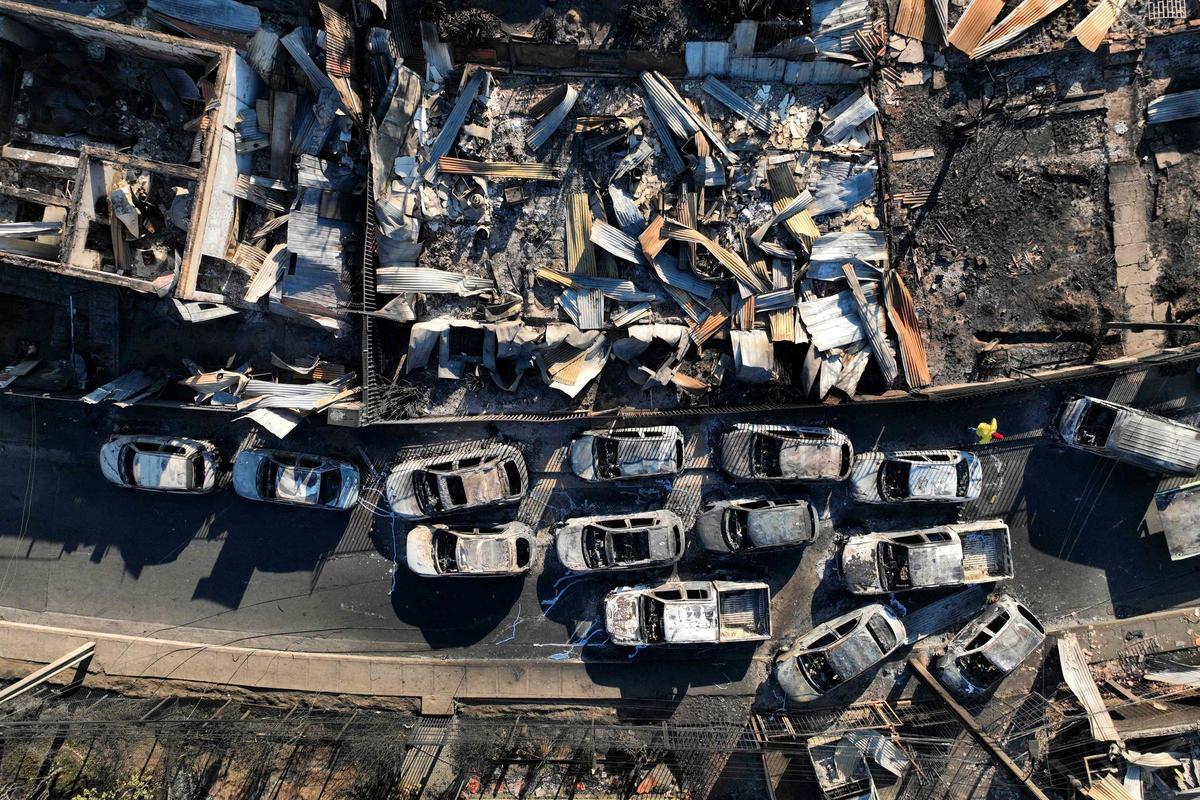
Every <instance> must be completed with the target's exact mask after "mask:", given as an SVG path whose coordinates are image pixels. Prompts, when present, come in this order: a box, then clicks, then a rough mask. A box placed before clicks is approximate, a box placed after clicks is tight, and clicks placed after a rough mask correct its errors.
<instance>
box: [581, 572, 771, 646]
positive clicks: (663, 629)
mask: <svg viewBox="0 0 1200 800" xmlns="http://www.w3.org/2000/svg"><path fill="white" fill-rule="evenodd" d="M604 627H605V630H607V631H608V635H609V637H610V638H611V639H612V641H613V643H614V644H620V645H629V646H635V647H642V646H649V645H665V644H725V643H727V642H757V641H762V640H764V639H770V638H771V590H770V588H769V587H768V586H767V584H765V583H735V582H733V581H672V582H670V583H664V584H661V585H658V586H631V587H623V588H620V589H614V590H612V591H611V592H609V593H608V597H606V598H604Z"/></svg>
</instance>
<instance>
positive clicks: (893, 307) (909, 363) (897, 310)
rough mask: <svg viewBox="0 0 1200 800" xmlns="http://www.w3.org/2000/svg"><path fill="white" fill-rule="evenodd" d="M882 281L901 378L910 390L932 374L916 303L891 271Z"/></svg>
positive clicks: (921, 384) (896, 275)
mask: <svg viewBox="0 0 1200 800" xmlns="http://www.w3.org/2000/svg"><path fill="white" fill-rule="evenodd" d="M885 281H886V282H885V284H884V285H885V287H886V289H887V291H886V292H885V293H884V294H885V297H886V302H887V312H888V319H890V320H891V322H892V330H894V331H895V332H896V339H897V341H899V342H900V364H901V366H903V367H904V379H905V381H906V382H907V383H908V385H909V387H910V388H912V389H920V388H923V387H925V386H928V385H929V384H931V383H933V377H932V376H931V375H930V374H929V360H928V358H927V357H926V355H925V341H924V339H923V338H922V336H921V325H920V322H919V320H918V319H917V307H916V303H914V302H913V298H912V295H911V294H909V292H908V287H907V286H905V285H904V281H903V280H901V279H900V276H899V275H898V274H897V273H896V271H895V270H891V271H889V272H888V274H887V277H886V279H885Z"/></svg>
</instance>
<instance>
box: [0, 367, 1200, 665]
mask: <svg viewBox="0 0 1200 800" xmlns="http://www.w3.org/2000/svg"><path fill="white" fill-rule="evenodd" d="M1172 372H1173V373H1174V374H1172V375H1166V374H1160V373H1150V374H1148V375H1146V374H1138V375H1134V376H1129V377H1124V378H1117V379H1115V380H1113V379H1103V380H1096V381H1092V382H1090V383H1086V384H1081V385H1073V386H1069V387H1068V386H1064V385H1055V386H1046V387H1039V388H1037V389H1033V390H1023V391H1020V392H1010V393H1006V394H1000V395H996V396H994V397H992V398H988V399H984V400H980V399H975V400H969V401H968V400H955V401H943V402H938V403H937V404H922V403H916V402H898V403H891V404H881V405H859V406H841V407H826V408H820V409H814V410H813V411H812V412H811V413H805V414H803V415H797V414H794V413H792V414H780V415H776V416H775V417H771V416H770V415H764V414H758V415H755V417H754V420H755V421H779V422H793V423H805V424H832V425H835V426H837V427H839V428H841V429H843V430H845V431H846V432H847V433H848V434H849V435H850V437H851V438H852V439H853V441H854V445H855V447H856V449H857V450H858V451H865V450H868V449H870V448H872V447H873V446H881V447H892V448H912V447H937V446H943V447H944V446H964V445H967V444H968V443H969V442H971V441H972V438H971V436H970V434H969V432H968V430H967V429H968V427H971V426H973V425H974V424H975V423H976V422H978V421H979V420H980V419H984V418H991V417H992V416H995V417H997V418H998V419H999V421H1000V425H1001V430H1002V431H1003V432H1004V433H1005V434H1006V435H1007V438H1006V439H1005V440H1004V442H1002V443H996V444H992V445H988V446H986V447H983V448H980V449H981V451H982V454H983V456H984V463H985V466H986V481H987V485H986V487H985V490H984V493H983V496H982V498H981V499H980V500H979V501H977V502H975V503H973V504H971V505H970V506H969V507H967V508H966V509H964V510H963V515H964V516H965V517H967V518H987V517H1001V518H1004V519H1006V520H1007V521H1008V522H1009V524H1010V525H1011V526H1012V533H1013V547H1014V556H1015V563H1016V578H1015V579H1014V580H1013V581H1011V582H1010V584H1009V589H1010V591H1012V592H1013V593H1014V594H1015V595H1016V596H1018V597H1019V598H1021V599H1023V600H1024V601H1026V602H1027V603H1028V604H1029V605H1030V606H1031V607H1032V608H1033V610H1034V611H1035V612H1036V613H1037V614H1039V615H1041V616H1042V617H1043V618H1044V619H1045V620H1046V621H1047V622H1050V623H1054V622H1064V623H1065V622H1071V621H1074V620H1088V619H1097V620H1098V619H1105V618H1109V617H1111V616H1113V615H1116V616H1119V617H1124V616H1130V615H1134V614H1140V613H1145V612H1150V611H1156V610H1161V609H1164V608H1170V607H1173V606H1176V605H1183V604H1188V603H1194V602H1196V601H1197V599H1198V598H1200V581H1198V580H1197V578H1196V573H1197V571H1198V569H1200V560H1198V561H1181V562H1171V561H1170V560H1169V559H1168V556H1167V551H1166V546H1165V544H1164V543H1163V541H1162V537H1161V535H1160V534H1158V533H1157V531H1156V529H1155V524H1156V523H1155V518H1154V515H1153V514H1151V515H1150V517H1149V518H1148V519H1144V518H1145V517H1146V511H1147V508H1148V506H1150V505H1151V503H1152V500H1151V496H1152V494H1153V492H1154V491H1155V489H1156V488H1157V486H1158V485H1159V481H1158V480H1157V478H1156V477H1155V476H1153V475H1150V474H1148V473H1145V472H1143V471H1140V470H1137V469H1133V468H1128V467H1124V466H1120V465H1116V464H1115V463H1113V462H1110V461H1106V460H1101V459H1098V458H1095V457H1092V456H1090V455H1087V454H1083V453H1078V452H1074V451H1067V450H1064V449H1063V448H1061V447H1058V446H1056V445H1054V444H1052V443H1051V442H1050V441H1049V440H1048V439H1046V438H1044V437H1043V435H1042V431H1043V428H1044V427H1045V426H1046V425H1047V424H1048V423H1049V422H1050V421H1051V419H1052V416H1053V412H1054V410H1055V409H1056V408H1057V407H1058V404H1059V403H1060V402H1061V400H1062V398H1063V397H1065V396H1066V394H1067V393H1068V392H1069V391H1071V390H1074V391H1084V392H1087V393H1091V394H1095V395H1097V396H1100V397H1111V398H1112V399H1115V400H1118V401H1121V402H1133V403H1135V404H1137V405H1139V406H1145V407H1150V408H1154V409H1158V410H1160V411H1164V412H1166V413H1171V414H1175V415H1180V416H1182V417H1183V418H1185V419H1192V420H1194V419H1196V418H1197V417H1198V416H1200V386H1198V384H1197V381H1196V377H1195V375H1194V374H1193V373H1192V371H1191V369H1190V368H1189V367H1188V366H1186V365H1185V366H1183V367H1180V366H1176V367H1174V368H1172ZM734 421H736V420H735V419H734V418H731V417H712V416H709V417H705V416H696V417H684V418H681V419H680V420H679V421H678V422H679V424H680V426H681V428H683V430H684V433H685V437H686V439H687V442H688V447H689V462H688V463H689V469H688V471H687V472H686V473H685V474H684V475H683V476H681V477H678V478H676V479H675V480H673V481H663V480H658V481H647V482H646V483H644V484H634V485H624V486H619V487H614V486H612V485H603V484H585V483H584V482H582V481H579V480H578V479H576V478H574V477H573V476H572V475H570V474H569V472H564V470H565V467H564V465H563V463H562V457H563V454H564V452H565V446H566V445H567V444H568V443H569V441H570V439H571V438H572V436H573V435H575V434H576V433H577V432H579V431H580V430H583V429H584V428H585V427H586V426H585V425H583V424H580V423H571V424H548V425H537V424H522V425H498V426H497V425H459V426H447V425H438V426H432V425H413V426H393V427H377V428H370V429H366V430H361V431H355V430H349V429H341V428H333V427H328V426H323V425H313V426H307V427H303V428H301V429H299V430H297V431H296V433H295V434H293V438H289V440H288V441H287V443H286V444H287V446H288V447H289V448H294V449H296V450H298V451H307V452H324V453H335V454H342V455H348V456H351V457H355V458H357V459H358V460H361V453H365V454H366V455H368V456H369V457H370V458H371V460H372V461H373V462H375V463H376V464H378V465H384V464H386V463H387V462H389V461H390V460H391V459H393V458H394V457H395V456H396V454H397V452H399V451H401V450H402V449H404V448H415V449H414V451H413V452H421V453H425V452H428V451H429V449H430V448H432V447H437V446H445V445H446V444H447V443H448V442H453V441H459V440H469V439H478V438H488V437H503V438H507V439H510V440H513V441H516V442H518V443H520V444H521V446H522V447H523V448H525V452H526V456H527V460H528V463H529V466H530V471H531V478H532V480H533V485H534V486H533V492H532V493H531V497H530V498H528V499H527V500H526V501H525V503H523V504H522V506H521V507H520V508H519V509H518V510H517V512H516V513H517V514H518V515H519V516H520V517H521V518H522V519H524V520H526V521H528V522H531V523H535V524H537V525H538V526H539V528H538V541H539V545H540V547H539V548H538V553H537V556H536V560H535V564H534V569H533V571H532V572H531V574H530V575H529V576H527V577H526V578H524V579H519V578H518V579H503V580H443V581H438V580H428V579H422V578H418V577H416V576H415V575H413V574H412V573H411V572H409V571H408V570H407V568H406V567H404V565H403V564H401V565H400V566H399V568H398V569H396V570H393V568H392V567H393V565H392V561H391V556H392V553H393V552H394V549H393V548H394V546H395V545H394V543H398V545H399V549H400V551H401V552H402V551H403V540H404V534H405V531H406V527H405V525H404V523H402V522H399V521H393V520H392V519H391V518H390V517H389V516H387V515H386V514H384V513H382V511H378V512H376V513H373V511H372V510H371V509H370V508H367V507H366V506H364V507H360V508H359V509H356V510H355V511H354V512H353V513H348V514H347V513H343V514H338V513H330V512H320V511H310V510H298V509H289V508H286V507H281V506H272V505H266V504H261V503H253V502H250V501H246V500H242V499H241V498H239V497H237V496H236V495H235V494H234V493H233V491H232V489H231V488H229V487H227V486H226V487H224V488H221V489H219V490H218V491H216V492H215V493H214V494H211V495H208V496H188V497H181V496H168V495H156V494H153V493H147V492H137V491H130V490H124V489H120V488H118V487H115V486H112V485H110V484H108V483H107V482H105V481H104V479H103V478H102V477H101V475H100V472H99V469H98V465H97V455H96V454H97V452H98V449H99V446H100V444H101V442H102V441H103V440H104V439H105V438H106V437H107V436H108V435H110V434H112V433H113V432H115V431H139V432H172V433H176V434H184V435H191V436H198V437H205V438H210V439H212V440H213V441H215V442H216V443H217V444H219V445H220V447H221V448H222V453H223V454H224V455H225V456H226V457H227V458H229V457H231V456H232V454H233V453H234V452H236V450H237V448H238V447H240V446H245V445H247V444H248V443H250V442H249V441H248V439H247V437H248V436H253V435H254V434H253V428H252V426H251V425H250V424H249V423H247V422H233V421H232V418H231V417H230V416H228V415H225V414H218V413H214V412H208V411H202V410H169V409H158V408H146V407H133V408H128V409H119V408H114V407H111V406H84V405H82V404H78V403H68V402H62V401H52V400H38V401H31V400H29V399H26V398H19V397H11V396H8V397H3V398H2V399H0V463H3V465H4V468H3V469H2V470H0V508H2V513H0V520H2V522H0V554H2V555H3V558H2V559H0V606H4V607H8V608H19V609H25V610H28V611H34V612H49V613H50V614H51V615H54V614H61V615H83V616H91V617H98V618H103V619H106V620H117V621H133V622H139V623H152V624H151V625H149V627H148V629H149V630H160V631H171V636H172V637H173V638H182V639H186V638H187V634H186V631H179V630H172V629H173V628H175V627H177V626H183V627H191V628H194V629H196V630H197V631H199V630H201V629H203V630H204V631H205V632H206V635H212V632H214V631H215V632H218V634H220V635H223V636H224V641H225V642H227V643H234V642H236V643H240V644H251V645H253V644H262V645H264V646H265V645H266V644H267V643H268V642H270V641H272V637H275V639H278V640H280V641H282V638H281V637H285V638H287V639H288V640H289V641H292V642H294V643H297V644H296V646H301V647H304V648H306V649H327V650H341V651H353V652H368V653H382V652H392V653H396V652H429V651H431V650H436V651H440V652H441V654H443V655H445V656H446V657H448V658H450V657H463V656H476V657H478V656H483V657H489V658H517V659H546V658H549V659H564V658H571V659H575V658H583V659H584V660H587V661H591V662H595V663H597V664H599V663H601V662H606V661H607V662H614V663H625V662H627V661H628V659H629V658H630V656H631V653H629V652H628V651H625V650H621V649H619V648H616V647H613V646H611V645H606V644H605V635H604V633H603V631H602V630H601V629H600V626H599V624H598V620H599V619H600V616H601V614H600V604H601V600H602V598H603V596H604V594H605V593H606V592H607V591H608V590H609V589H611V588H613V587H614V586H618V585H624V584H628V583H630V582H635V581H637V580H639V579H640V580H654V579H665V578H666V577H668V573H666V572H665V571H662V572H658V573H653V574H648V575H645V576H634V577H633V578H632V579H622V578H621V577H611V576H610V577H592V578H579V577H570V576H567V575H566V573H565V571H564V570H563V568H562V567H561V565H559V564H558V562H557V557H556V556H555V555H554V554H553V548H552V525H553V523H554V522H556V521H560V520H562V519H565V518H566V517H568V516H578V515H585V514H589V513H607V512H610V511H620V510H624V511H634V510H639V509H640V510H644V509H650V508H654V507H662V506H664V505H666V506H667V507H670V508H672V509H675V510H679V511H681V512H682V513H684V514H688V513H690V512H691V511H693V510H694V508H695V506H696V505H697V504H698V503H699V500H700V497H701V496H703V497H704V498H711V497H717V496H734V495H741V496H747V495H754V494H774V493H776V492H784V493H787V494H793V493H794V494H796V495H800V496H805V497H808V498H809V499H811V500H813V501H814V502H816V503H818V505H819V506H820V507H821V508H822V509H823V510H825V512H826V514H827V515H828V516H829V517H830V523H831V527H832V528H833V529H835V530H837V531H841V532H845V533H853V532H857V531H862V530H865V529H867V528H868V527H870V528H876V529H880V528H885V527H886V528H890V529H903V528H909V527H919V526H921V525H925V524H933V523H936V522H940V521H947V520H949V519H952V518H953V516H954V514H955V511H954V510H953V509H948V508H921V509H917V510H915V511H910V510H908V509H899V510H897V509H895V508H884V509H882V510H869V509H865V508H863V507H854V506H852V505H851V504H850V503H849V501H848V497H847V494H846V491H845V489H844V487H841V486H835V487H832V488H830V487H817V488H812V489H803V488H802V489H798V490H793V489H783V490H777V489H774V488H771V487H745V488H743V487H734V486H733V485H731V484H730V483H729V482H728V481H727V480H726V479H725V478H724V477H723V476H722V475H721V474H720V473H719V472H718V471H717V470H716V469H715V466H716V465H715V464H713V463H712V461H711V459H710V453H711V452H712V451H713V449H714V448H713V446H714V443H715V441H716V440H717V438H718V437H719V433H720V430H721V429H722V428H723V427H724V426H727V425H730V424H732V423H733V422H734ZM267 444H270V443H267ZM359 448H362V450H361V453H360V450H359ZM506 514H507V515H508V516H509V517H511V515H512V514H513V511H512V510H511V509H510V510H508V511H507V512H503V511H502V512H500V514H499V515H498V516H497V518H498V519H502V518H505V515H506ZM833 552H834V536H833V534H832V533H831V532H827V533H825V534H823V535H822V537H821V538H820V539H819V540H818V542H817V543H815V544H814V545H812V546H810V547H809V548H807V549H805V550H803V551H801V552H792V553H785V554H776V555H773V556H771V557H768V558H757V559H744V560H736V561H731V560H726V561H724V562H716V561H710V560H707V559H706V558H705V557H704V556H702V555H699V554H697V553H696V552H695V551H694V548H693V549H689V552H688V555H687V556H686V557H685V559H684V561H683V562H681V564H680V565H679V567H678V572H679V574H680V575H683V576H685V577H713V576H714V575H720V576H724V577H728V578H743V579H754V578H762V579H765V580H767V581H768V582H769V583H770V585H771V588H772V591H773V594H774V603H773V614H774V628H775V632H776V636H777V638H786V637H787V636H788V635H789V634H795V633H797V632H803V631H804V630H807V628H808V627H810V626H811V625H812V624H813V622H814V621H816V622H820V621H823V620H825V619H828V618H830V617H832V616H834V615H836V614H838V613H841V612H842V611H845V610H848V609H849V608H852V607H854V606H855V605H857V604H858V601H855V600H854V599H852V598H851V597H850V596H849V595H847V594H846V593H845V592H844V591H843V590H841V589H840V588H839V585H838V578H837V574H836V570H834V569H832V568H831V566H830V562H829V558H830V556H831V555H832V553H833ZM925 599H926V598H917V597H913V596H910V597H908V598H905V603H906V604H907V605H909V606H910V607H915V605H919V604H921V603H923V602H924V600H925ZM543 612H544V613H543ZM221 632H223V634H222V633H221ZM585 645H586V646H585ZM777 647H778V644H777V643H768V644H766V645H763V646H762V647H761V648H759V649H758V651H757V655H758V656H762V657H765V656H767V655H769V654H770V653H772V652H774V649H776V648H777ZM755 655H756V651H755V650H753V649H746V648H739V647H733V648H720V649H717V648H712V649H709V650H708V651H705V652H702V653H698V652H697V651H696V650H685V651H674V652H667V653H657V652H650V651H643V652H640V653H637V654H636V656H635V658H636V660H637V662H638V663H641V664H656V663H657V662H672V663H671V664H670V665H669V666H668V665H667V664H663V665H662V666H660V667H655V668H657V669H664V670H665V669H671V670H676V671H678V673H679V682H680V686H687V685H697V684H701V683H721V684H723V683H730V682H737V681H742V680H750V679H752V678H754V675H755V674H757V673H758V672H760V671H761V668H762V661H763V659H761V658H760V659H757V660H756V659H755V658H754V656H755ZM685 662H686V663H685ZM756 663H757V664H758V665H759V666H758V667H757V668H753V669H752V665H754V664H756ZM631 672H636V670H633V671H631ZM611 674H613V673H612V672H611V671H609V670H606V671H605V675H606V676H608V675H611ZM606 679H607V678H606Z"/></svg>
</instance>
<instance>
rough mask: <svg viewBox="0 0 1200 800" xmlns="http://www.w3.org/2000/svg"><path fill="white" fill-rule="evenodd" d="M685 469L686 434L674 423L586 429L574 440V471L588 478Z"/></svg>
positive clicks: (624, 477) (616, 478)
mask: <svg viewBox="0 0 1200 800" xmlns="http://www.w3.org/2000/svg"><path fill="white" fill-rule="evenodd" d="M681 469H683V434H682V433H680V432H679V428H676V427H675V426H673V425H663V426H660V427H655V428H614V429H612V430H607V431H603V430H599V431H585V432H584V433H583V434H582V435H580V437H579V438H578V439H576V440H575V441H574V442H572V443H571V471H572V472H574V473H575V474H576V475H578V476H579V477H581V478H583V479H584V480H587V481H620V480H628V479H632V478H649V477H654V476H656V475H674V474H675V473H677V472H679V471H680V470H681Z"/></svg>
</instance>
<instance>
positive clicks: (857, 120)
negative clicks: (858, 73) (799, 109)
mask: <svg viewBox="0 0 1200 800" xmlns="http://www.w3.org/2000/svg"><path fill="white" fill-rule="evenodd" d="M878 111H879V108H878V107H877V106H876V105H875V103H874V101H872V100H871V97H870V95H868V94H867V93H866V92H865V91H864V90H862V89H859V90H858V91H857V92H854V93H853V94H851V95H849V96H848V97H846V98H845V99H844V100H842V101H841V102H840V103H838V104H837V105H835V106H833V107H832V108H830V109H829V110H828V111H826V112H825V113H824V114H822V115H821V122H822V128H821V138H822V139H824V140H825V141H826V142H829V144H838V143H840V142H842V141H844V140H845V139H847V138H848V137H849V136H850V135H851V134H852V133H854V129H855V128H857V127H858V126H859V125H861V124H863V123H864V122H866V121H867V120H869V119H870V118H871V117H873V116H875V114H876V113H877V112H878Z"/></svg>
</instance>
